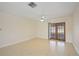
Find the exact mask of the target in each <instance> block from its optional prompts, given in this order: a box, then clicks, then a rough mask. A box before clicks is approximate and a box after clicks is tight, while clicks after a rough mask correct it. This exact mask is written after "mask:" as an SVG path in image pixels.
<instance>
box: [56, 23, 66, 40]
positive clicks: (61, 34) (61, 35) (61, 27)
mask: <svg viewBox="0 0 79 59" xmlns="http://www.w3.org/2000/svg"><path fill="white" fill-rule="evenodd" d="M56 27H57V39H58V40H62V41H64V40H65V23H57V25H56Z"/></svg>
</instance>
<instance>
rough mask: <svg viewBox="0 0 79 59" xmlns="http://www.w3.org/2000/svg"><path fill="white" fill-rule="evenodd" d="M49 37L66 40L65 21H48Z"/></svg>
mask: <svg viewBox="0 0 79 59" xmlns="http://www.w3.org/2000/svg"><path fill="white" fill-rule="evenodd" d="M48 38H49V39H54V40H61V41H65V22H60V23H48Z"/></svg>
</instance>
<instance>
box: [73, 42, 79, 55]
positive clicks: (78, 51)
mask: <svg viewBox="0 0 79 59" xmlns="http://www.w3.org/2000/svg"><path fill="white" fill-rule="evenodd" d="M72 44H73V46H74V48H75V50H76V52H77V53H78V55H79V50H78V48H77V46H76V45H75V44H74V43H72Z"/></svg>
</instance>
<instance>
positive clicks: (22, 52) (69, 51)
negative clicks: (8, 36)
mask: <svg viewBox="0 0 79 59" xmlns="http://www.w3.org/2000/svg"><path fill="white" fill-rule="evenodd" d="M77 55H78V54H77V53H76V51H75V49H74V47H73V45H72V44H71V43H65V42H63V41H55V40H46V39H32V40H29V41H25V42H22V43H19V44H15V45H11V46H8V47H4V48H0V56H77Z"/></svg>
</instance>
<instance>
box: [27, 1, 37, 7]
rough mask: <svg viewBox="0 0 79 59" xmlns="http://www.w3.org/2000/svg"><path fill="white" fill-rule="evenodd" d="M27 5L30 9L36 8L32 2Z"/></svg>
mask: <svg viewBox="0 0 79 59" xmlns="http://www.w3.org/2000/svg"><path fill="white" fill-rule="evenodd" d="M28 5H29V6H30V7H32V8H35V7H36V6H37V5H36V4H35V3H34V2H30V3H29V4H28Z"/></svg>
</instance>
